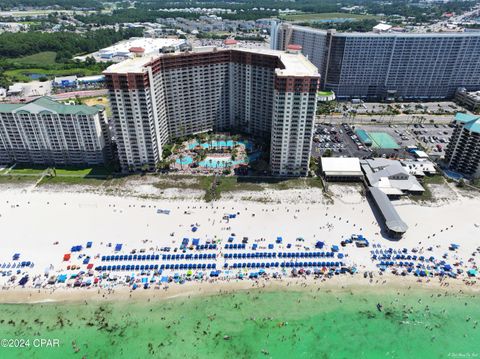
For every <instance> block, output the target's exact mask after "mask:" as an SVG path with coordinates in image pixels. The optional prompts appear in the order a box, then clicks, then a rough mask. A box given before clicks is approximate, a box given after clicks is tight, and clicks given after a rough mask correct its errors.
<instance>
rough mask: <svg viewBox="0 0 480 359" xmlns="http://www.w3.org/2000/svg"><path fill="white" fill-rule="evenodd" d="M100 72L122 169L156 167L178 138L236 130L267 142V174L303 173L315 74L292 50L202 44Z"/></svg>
mask: <svg viewBox="0 0 480 359" xmlns="http://www.w3.org/2000/svg"><path fill="white" fill-rule="evenodd" d="M104 73H105V76H106V81H107V85H108V88H109V96H110V103H111V106H112V115H113V129H114V134H115V137H116V141H117V148H118V155H119V159H120V164H121V166H122V168H123V169H124V170H132V169H139V168H141V167H143V166H145V165H146V166H148V167H149V168H154V166H155V164H156V163H157V162H158V161H159V160H161V159H162V147H163V146H164V145H165V144H166V143H168V142H169V141H172V140H173V139H175V138H178V137H181V136H185V135H192V134H197V133H202V132H207V131H241V132H243V133H248V134H250V135H252V136H258V137H260V138H263V139H266V140H267V141H269V142H270V165H271V170H272V173H274V174H276V175H282V176H283V175H284V176H289V175H291V176H298V175H305V174H306V173H307V171H308V165H309V159H310V149H311V140H312V134H313V121H314V116H315V110H316V92H317V90H318V84H319V79H320V76H319V74H318V71H317V69H316V67H315V66H314V65H313V64H312V63H311V62H310V61H308V60H307V59H306V58H305V57H304V56H303V55H302V54H301V53H299V49H298V48H296V47H293V48H292V49H290V50H288V51H287V52H280V51H269V50H248V49H240V48H233V49H223V48H222V49H217V48H199V49H194V50H193V51H190V52H176V53H172V54H163V55H159V56H157V57H156V58H136V59H132V60H127V61H125V62H122V63H120V64H116V65H112V66H111V67H109V68H108V69H107V70H106V71H105V72H104Z"/></svg>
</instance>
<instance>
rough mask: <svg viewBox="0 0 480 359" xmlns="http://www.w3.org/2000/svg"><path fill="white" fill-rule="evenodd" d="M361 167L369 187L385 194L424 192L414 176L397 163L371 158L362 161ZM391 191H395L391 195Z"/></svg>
mask: <svg viewBox="0 0 480 359" xmlns="http://www.w3.org/2000/svg"><path fill="white" fill-rule="evenodd" d="M361 166H362V170H363V172H364V173H365V176H366V177H367V180H368V183H369V184H370V186H372V187H376V188H378V189H380V190H381V191H383V192H384V193H386V194H400V191H402V192H423V191H425V189H424V188H423V187H422V185H421V184H420V183H419V182H418V180H417V179H416V178H415V176H412V175H411V174H410V173H409V172H408V171H407V169H406V168H405V167H403V166H402V164H401V163H400V162H399V161H395V160H388V159H384V158H373V159H366V160H362V161H361ZM392 189H396V190H397V191H396V193H393V192H392Z"/></svg>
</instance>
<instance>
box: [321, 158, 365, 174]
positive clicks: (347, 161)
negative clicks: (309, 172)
mask: <svg viewBox="0 0 480 359" xmlns="http://www.w3.org/2000/svg"><path fill="white" fill-rule="evenodd" d="M321 161H322V162H321V164H322V171H323V172H324V173H325V174H327V175H338V176H342V175H351V176H362V169H361V168H360V160H359V159H358V158H357V157H322V158H321Z"/></svg>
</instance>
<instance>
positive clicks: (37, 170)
mask: <svg viewBox="0 0 480 359" xmlns="http://www.w3.org/2000/svg"><path fill="white" fill-rule="evenodd" d="M47 168H48V167H46V166H32V167H24V166H15V168H13V169H11V170H10V172H8V174H9V175H12V176H16V175H19V176H32V175H35V176H40V175H41V174H42V173H43V172H44V171H45V170H46V169H47Z"/></svg>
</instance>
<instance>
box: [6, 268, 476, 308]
mask: <svg viewBox="0 0 480 359" xmlns="http://www.w3.org/2000/svg"><path fill="white" fill-rule="evenodd" d="M313 290H317V291H318V292H322V291H328V292H338V293H342V292H353V291H355V292H357V293H358V292H360V293H368V292H375V293H379V292H392V291H403V292H405V291H410V290H412V291H425V292H428V293H431V294H435V293H436V294H444V295H447V294H452V295H453V294H463V295H474V296H478V295H479V294H480V286H479V285H478V284H475V285H473V286H472V285H467V284H466V283H465V282H464V281H460V280H443V281H440V280H435V278H432V279H430V280H428V279H423V280H419V279H418V278H417V277H398V276H394V275H388V274H385V275H383V276H378V275H377V276H375V277H374V278H373V280H372V281H370V279H365V278H363V277H360V275H354V276H350V277H345V276H336V277H333V278H331V279H325V280H319V279H314V278H312V277H305V278H302V277H296V278H292V277H287V278H283V279H280V280H279V279H271V278H269V279H263V278H262V279H259V280H256V281H252V280H235V281H233V280H232V281H213V282H212V281H204V282H195V281H192V282H188V283H185V284H175V283H174V284H172V285H169V286H167V289H165V287H158V288H157V289H148V290H144V289H137V290H132V289H131V288H130V287H116V288H114V289H103V288H98V287H97V288H96V287H90V288H88V289H87V288H64V287H63V288H51V289H50V288H49V289H45V288H42V289H28V288H19V287H17V288H8V289H5V288H2V289H1V290H0V294H1V296H0V305H9V304H27V305H33V304H87V303H89V302H96V303H101V302H116V301H127V300H128V301H134V302H135V301H138V302H143V301H145V302H150V301H151V300H158V301H167V300H175V299H182V298H183V299H185V298H191V297H204V296H216V295H228V294H235V293H239V292H246V291H268V292H281V291H295V292H301V291H313ZM440 292H441V293H440Z"/></svg>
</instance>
